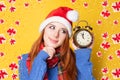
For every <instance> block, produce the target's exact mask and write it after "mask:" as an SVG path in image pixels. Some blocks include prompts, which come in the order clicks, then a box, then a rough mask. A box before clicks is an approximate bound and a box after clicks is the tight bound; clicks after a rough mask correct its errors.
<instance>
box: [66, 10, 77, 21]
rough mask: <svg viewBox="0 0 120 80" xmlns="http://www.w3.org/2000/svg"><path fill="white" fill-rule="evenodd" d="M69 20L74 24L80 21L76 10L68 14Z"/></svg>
mask: <svg viewBox="0 0 120 80" xmlns="http://www.w3.org/2000/svg"><path fill="white" fill-rule="evenodd" d="M66 16H67V18H68V19H69V20H70V21H72V22H76V21H77V20H78V17H79V15H78V12H77V11H76V10H70V11H68V12H67V15H66Z"/></svg>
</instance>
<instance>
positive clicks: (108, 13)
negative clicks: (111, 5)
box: [101, 10, 110, 18]
mask: <svg viewBox="0 0 120 80" xmlns="http://www.w3.org/2000/svg"><path fill="white" fill-rule="evenodd" d="M101 15H102V16H103V17H105V18H107V17H109V16H110V12H109V11H108V10H104V11H102V12H101Z"/></svg>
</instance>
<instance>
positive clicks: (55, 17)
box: [39, 16, 72, 37]
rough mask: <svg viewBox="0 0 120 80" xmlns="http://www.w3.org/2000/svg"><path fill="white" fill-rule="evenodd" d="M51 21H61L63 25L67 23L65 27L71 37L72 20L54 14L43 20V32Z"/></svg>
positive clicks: (41, 26)
mask: <svg viewBox="0 0 120 80" xmlns="http://www.w3.org/2000/svg"><path fill="white" fill-rule="evenodd" d="M51 22H60V23H62V24H63V25H65V27H66V28H67V30H68V34H69V37H71V35H72V26H71V24H70V22H69V21H67V20H66V19H65V18H62V17H60V16H53V17H49V18H47V19H46V20H44V21H43V22H42V24H41V25H40V29H39V31H40V32H41V31H42V30H43V29H44V28H45V27H46V25H48V24H49V23H51Z"/></svg>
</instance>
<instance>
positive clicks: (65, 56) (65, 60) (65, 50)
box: [29, 31, 77, 80]
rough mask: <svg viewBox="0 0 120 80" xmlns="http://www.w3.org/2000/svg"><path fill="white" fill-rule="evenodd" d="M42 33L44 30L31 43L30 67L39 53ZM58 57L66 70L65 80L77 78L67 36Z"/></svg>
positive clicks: (73, 56)
mask: <svg viewBox="0 0 120 80" xmlns="http://www.w3.org/2000/svg"><path fill="white" fill-rule="evenodd" d="M43 35H44V31H43V32H42V33H41V34H40V36H39V37H38V39H37V40H36V41H35V43H34V44H33V46H32V48H31V50H30V52H29V57H30V60H31V62H30V68H31V67H32V63H33V61H34V59H35V57H36V56H37V54H38V53H39V51H40V49H39V47H40V45H41V43H43ZM60 57H61V63H62V67H63V70H64V71H65V72H66V76H65V77H66V78H67V79H65V80H76V78H77V68H76V59H75V54H74V53H73V51H72V49H71V48H70V47H69V36H68V35H67V37H66V38H65V41H64V43H63V44H62V45H61V47H60Z"/></svg>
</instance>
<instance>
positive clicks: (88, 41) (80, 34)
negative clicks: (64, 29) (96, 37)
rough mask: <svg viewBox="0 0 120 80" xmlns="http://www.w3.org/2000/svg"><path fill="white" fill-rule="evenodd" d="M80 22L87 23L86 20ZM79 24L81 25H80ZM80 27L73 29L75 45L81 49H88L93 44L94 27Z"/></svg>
mask: <svg viewBox="0 0 120 80" xmlns="http://www.w3.org/2000/svg"><path fill="white" fill-rule="evenodd" d="M80 22H85V23H87V21H85V20H81V21H80ZM80 22H79V23H80ZM79 23H78V25H77V26H76V27H75V28H74V29H73V31H74V34H73V43H74V44H75V45H76V46H77V47H79V48H87V47H89V46H90V45H92V43H93V34H92V32H91V31H92V27H90V26H88V23H87V25H86V26H82V27H81V26H80V25H79Z"/></svg>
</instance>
